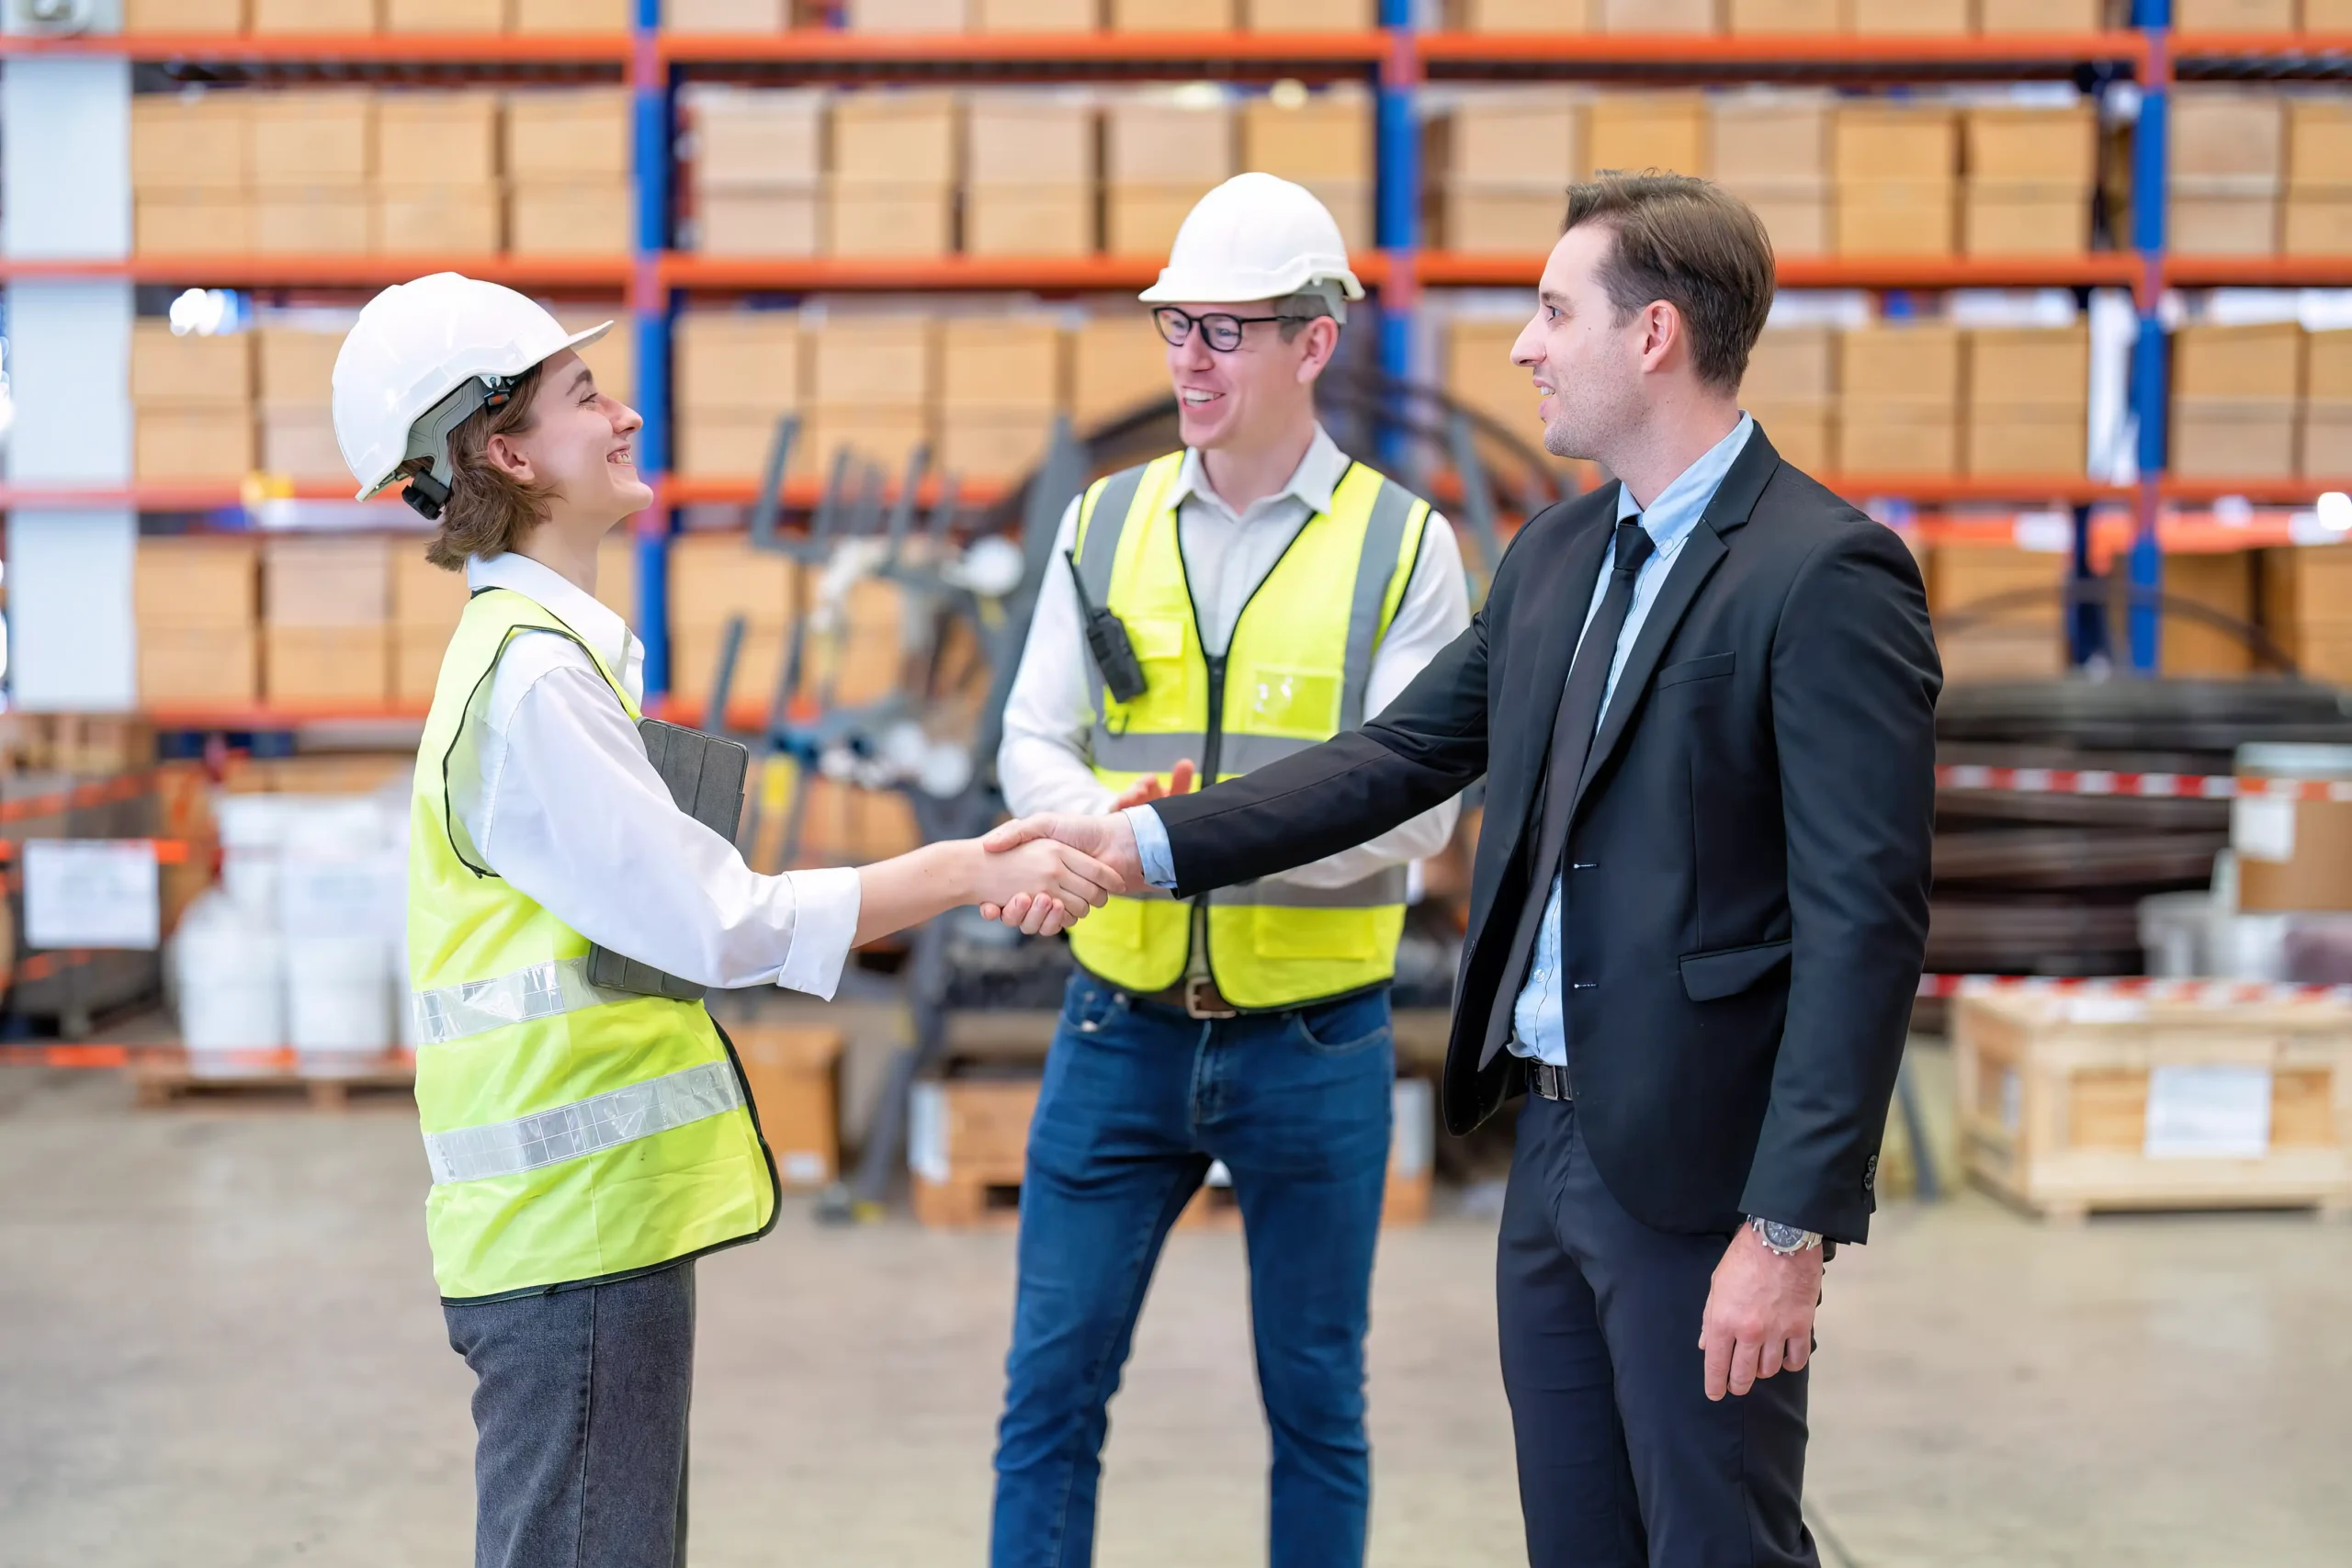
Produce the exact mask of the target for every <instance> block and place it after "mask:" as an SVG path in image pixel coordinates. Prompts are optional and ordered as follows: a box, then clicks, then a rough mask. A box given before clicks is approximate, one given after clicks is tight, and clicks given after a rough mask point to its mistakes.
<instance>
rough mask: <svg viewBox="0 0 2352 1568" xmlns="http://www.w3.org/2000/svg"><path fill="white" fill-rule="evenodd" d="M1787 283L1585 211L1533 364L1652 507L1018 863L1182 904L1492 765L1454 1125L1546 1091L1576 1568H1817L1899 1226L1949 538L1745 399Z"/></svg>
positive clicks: (1531, 1114)
mask: <svg viewBox="0 0 2352 1568" xmlns="http://www.w3.org/2000/svg"><path fill="white" fill-rule="evenodd" d="M1772 276H1773V264H1772V254H1771V247H1770V242H1769V241H1768V240H1767V239H1766V238H1765V234H1764V231H1763V227H1762V225H1761V224H1760V223H1759V222H1758V220H1757V218H1756V216H1755V214H1754V213H1753V212H1751V211H1750V210H1749V209H1747V207H1746V206H1745V205H1744V204H1742V203H1741V202H1739V201H1738V200H1737V199H1736V198H1735V197H1731V196H1728V195H1726V194H1724V192H1722V191H1720V190H1718V189H1716V188H1715V187H1714V186H1710V185H1708V184H1706V183H1705V182H1703V181H1700V180H1693V179H1687V178H1683V177H1680V176H1676V175H1634V176H1620V175H1608V176H1603V177H1601V178H1600V179H1598V180H1596V181H1594V182H1593V183H1591V184H1589V185H1581V186H1576V187H1575V188H1574V189H1573V190H1572V191H1571V192H1570V194H1569V203H1568V213H1567V221H1566V226H1565V229H1564V231H1563V233H1562V235H1561V238H1560V240H1559V243H1557V244H1556V245H1555V247H1554V248H1553V252H1552V255H1551V258H1550V261H1549V263H1548V264H1547V265H1546V266H1545V268H1544V278H1543V283H1542V287H1541V291H1540V294H1539V297H1538V299H1539V304H1538V309H1537V311H1536V314H1535V317H1534V319H1533V320H1532V321H1530V322H1529V324H1528V327H1527V329H1526V331H1525V332H1523V333H1521V334H1520V338H1519V342H1518V344H1517V345H1516V346H1515V348H1514V349H1513V352H1512V356H1511V357H1512V360H1513V362H1514V363H1516V364H1519V365H1522V366H1524V367H1527V368H1528V369H1529V370H1530V371H1531V372H1532V377H1533V380H1534V383H1535V387H1536V389H1537V390H1538V391H1539V392H1540V393H1541V394H1542V400H1541V403H1540V405H1539V412H1540V413H1541V415H1542V418H1543V420H1544V444H1545V446H1546V447H1547V448H1548V449H1549V450H1550V451H1552V452H1554V453H1555V454H1558V455H1560V456H1562V457H1590V458H1594V459H1597V460H1598V461H1600V463H1601V464H1603V465H1604V466H1605V467H1606V468H1608V469H1609V471H1610V472H1611V473H1613V474H1615V475H1616V476H1617V477H1618V479H1619V481H1620V482H1618V483H1616V484H1611V485H1609V486H1606V487H1604V488H1602V489H1600V490H1599V491H1595V492H1593V493H1592V494H1589V495H1587V496H1584V497H1581V498H1579V499H1577V500H1576V501H1573V502H1566V503H1564V504H1562V505H1559V506H1555V507H1553V508H1551V509H1550V510H1548V511H1546V512H1544V513H1542V514H1541V515H1539V516H1537V517H1535V518H1533V519H1532V520H1531V521H1530V522H1529V523H1528V525H1527V526H1526V527H1525V528H1524V529H1523V530H1521V533H1520V535H1519V536H1518V538H1517V539H1516V540H1515V541H1514V542H1513V545H1512V547H1511V550H1510V554H1509V555H1508V557H1507V558H1505V559H1504V561H1503V563H1502V566H1501V569H1500V570H1499V571H1498V574H1497V576H1496V580H1495V584H1494V589H1493V592H1492V594H1491V595H1490V597H1489V598H1488V601H1487V605H1486V607H1485V609H1484V610H1483V611H1482V612H1481V613H1480V614H1479V615H1478V616H1477V617H1476V622H1475V623H1474V624H1473V626H1471V628H1470V630H1469V631H1467V632H1466V633H1464V635H1463V637H1461V638H1460V639H1459V640H1458V641H1456V642H1455V643H1454V644H1453V646H1452V647H1451V648H1449V649H1447V650H1446V651H1444V652H1443V653H1441V654H1440V655H1439V656H1438V657H1437V659H1436V660H1435V661H1434V662H1432V663H1431V664H1430V666H1429V668H1428V669H1427V670H1426V671H1424V672H1423V673H1422V675H1421V676H1420V678H1419V680H1417V681H1415V682H1413V683H1412V685H1411V686H1410V687H1408V689H1407V690H1406V692H1405V693H1404V694H1403V695H1402V696H1401V697H1399V698H1398V699H1397V701H1396V702H1395V703H1394V704H1393V705H1391V706H1389V707H1388V708H1387V709H1386V710H1385V711H1384V712H1383V713H1382V714H1381V716H1379V718H1378V719H1377V720H1375V721H1374V722H1372V723H1370V724H1367V725H1366V726H1365V727H1364V728H1362V729H1361V730H1357V731H1354V732H1351V733H1349V734H1343V735H1340V737H1338V738H1337V739H1332V740H1330V741H1329V742H1326V743H1325V744H1323V745H1321V746H1318V747H1317V748H1315V749H1313V750H1307V751H1305V752H1302V753H1299V754H1297V755H1295V756H1293V757H1291V758H1289V759H1287V760H1285V761H1278V762H1276V763H1274V764H1272V765H1271V766H1269V767H1264V768H1261V769H1259V770H1258V771H1256V772H1255V773H1250V775H1249V776H1248V777H1247V778H1245V779H1240V780H1237V781H1235V782H1232V783H1228V784H1219V785H1217V786H1216V787H1215V788H1213V789H1208V790H1204V791H1203V792H1201V793H1199V794H1196V795H1185V796H1182V797H1178V798H1174V799H1169V800H1163V801H1160V802H1159V803H1158V804H1156V805H1154V806H1149V807H1136V808H1135V809H1133V810H1131V811H1129V812H1126V813H1123V814H1120V815H1116V816H1108V817H1099V818H1043V819H1038V820H1035V821H1033V822H1030V823H1026V824H1012V825H1009V826H1008V827H1007V828H1005V829H1000V831H999V835H998V838H997V840H995V841H997V842H999V843H1001V844H1010V843H1012V842H1015V841H1018V840H1021V839H1022V838H1023V837H1025V836H1031V835H1035V834H1036V833H1039V832H1050V833H1052V834H1054V835H1055V836H1057V837H1061V838H1065V839H1067V840H1069V842H1071V843H1073V844H1076V845H1078V846H1079V847H1080V848H1083V849H1085V850H1087V851H1089V852H1091V853H1094V854H1096V855H1098V856H1100V857H1102V858H1103V859H1104V860H1106V861H1108V862H1110V863H1113V864H1114V866H1117V867H1118V868H1119V869H1121V870H1122V871H1123V872H1124V873H1125V874H1127V875H1128V876H1129V877H1130V878H1131V879H1138V878H1139V879H1142V880H1146V881H1155V882H1157V883H1158V884H1159V885H1161V886H1171V887H1172V888H1173V890H1174V891H1175V892H1176V894H1177V895H1178V896H1179V897H1185V896H1189V895H1192V894H1194V893H1197V892H1200V891H1202V890H1204V889H1209V888H1215V887H1219V886H1227V885H1230V884H1233V883H1237V882H1242V881H1246V880H1248V879H1250V878H1251V877H1255V876H1261V875H1264V874H1269V873H1271V872H1274V871H1277V870H1279V869H1282V868H1283V867H1285V866H1292V865H1297V864H1300V863H1304V862H1306V861H1310V860H1314V859H1317V858H1318V857H1320V856H1323V855H1328V854H1330V853H1332V852H1334V851H1337V850H1340V849H1342V848H1344V847H1346V846H1348V845H1350V844H1353V843H1356V842H1358V841H1360V840H1363V839H1366V838H1369V837H1371V836H1372V835H1374V834H1375V833H1378V832H1381V831H1383V830H1384V829H1387V828H1389V827H1391V826H1393V825H1394V824H1396V823H1398V822H1401V821H1404V820H1405V819H1407V818H1409V817H1412V816H1413V815H1415V814H1416V813H1418V812H1421V811H1425V810H1427V809H1428V808H1429V807H1430V806H1432V805H1434V804H1435V803H1437V802H1438V801H1441V800H1443V799H1445V798H1447V797H1448V796H1450V795H1453V794H1454V793H1455V792H1457V791H1459V790H1461V789H1463V788H1464V786H1466V785H1467V784H1470V783H1472V782H1473V781H1474V780H1476V779H1477V778H1478V777H1479V776H1480V775H1481V774H1484V775H1485V776H1486V778H1487V809H1486V831H1485V835H1484V838H1483V840H1482V841H1481V842H1480V844H1479V846H1478V857H1477V866H1476V874H1475V877H1474V879H1473V886H1472V893H1471V911H1470V924H1469V930H1468V935H1467V939H1466V941H1465V942H1464V948H1463V955H1462V973H1461V980H1460V987H1459V1002H1458V1006H1457V1009H1456V1013H1455V1018H1454V1023H1453V1042H1452V1044H1451V1046H1450V1048H1449V1049H1448V1052H1447V1055H1446V1064H1445V1072H1444V1080H1443V1085H1442V1093H1443V1103H1444V1108H1445V1119H1446V1124H1447V1125H1448V1127H1450V1128H1451V1129H1452V1130H1453V1131H1454V1132H1456V1133H1464V1132H1467V1131H1468V1130H1470V1129H1471V1128H1473V1127H1475V1126H1476V1125H1477V1124H1478V1123H1479V1122H1482V1121H1484V1120H1485V1119H1486V1118H1487V1117H1488V1116H1490V1115H1492V1114H1493V1113H1494V1111H1495V1110H1496V1108H1497V1107H1498V1106H1499V1105H1501V1104H1502V1103H1503V1102H1504V1101H1505V1100H1509V1099H1510V1098H1512V1097H1513V1096H1515V1095H1518V1094H1520V1093H1521V1092H1525V1093H1526V1094H1527V1095H1528V1097H1529V1098H1528V1102H1527V1105H1526V1107H1525V1109H1524V1111H1523V1113H1522V1115H1521V1121H1520V1124H1519V1141H1518V1149H1517V1154H1516V1157H1515V1159H1514V1161H1513V1164H1512V1168H1511V1175H1510V1188H1509V1191H1508V1195H1507V1197H1506V1199H1505V1201H1504V1209H1503V1218H1502V1225H1501V1235H1500V1238H1499V1242H1498V1261H1497V1297H1498V1312H1499V1315H1500V1325H1501V1342H1502V1360H1503V1379H1504V1386H1505V1388H1506V1389H1507V1391H1508V1392H1509V1394H1510V1404H1511V1414H1512V1422H1513V1427H1514V1429H1515V1433H1516V1438H1517V1446H1518V1454H1519V1471H1520V1497H1521V1506H1522V1509H1523V1511H1524V1513H1525V1517H1526V1523H1527V1539H1528V1551H1529V1556H1530V1559H1531V1561H1532V1562H1535V1563H1538V1564H1544V1565H1550V1564H1568V1563H1576V1564H1604V1563H1605V1564H1612V1565H1613V1564H1639V1563H1651V1564H1658V1565H1680V1564H1702V1563H1704V1564H1717V1563H1742V1564H1746V1563H1758V1564H1762V1563H1775V1564H1777V1563H1811V1562H1815V1552H1814V1547H1813V1542H1812V1540H1811V1537H1810V1536H1809V1534H1808V1533H1807V1531H1806V1529H1805V1528H1804V1521H1803V1519H1802V1517H1801V1516H1800V1512H1799V1501H1800V1497H1801V1495H1802V1491H1803V1478H1804V1443H1805V1381H1806V1380H1805V1377H1804V1367H1805V1364H1806V1361H1807V1359H1809V1357H1810V1355H1811V1352H1812V1349H1813V1326H1814V1312H1815V1306H1816V1304H1817V1303H1818V1302H1819V1299H1820V1291H1821V1282H1822V1264H1823V1259H1824V1257H1825V1253H1826V1248H1825V1247H1823V1245H1822V1242H1823V1240H1824V1238H1825V1237H1826V1238H1827V1239H1828V1240H1829V1241H1830V1242H1832V1243H1835V1242H1838V1241H1847V1242H1860V1241H1861V1240H1863V1239H1864V1237H1865V1235H1866V1234H1867V1232H1868V1229H1869V1216H1870V1214H1871V1210H1872V1208H1873V1206H1874V1202H1873V1198H1872V1193H1871V1180H1872V1177H1873V1174H1874V1168H1875V1166H1876V1164H1877V1156H1876V1150H1877V1149H1878V1146H1879V1139H1880V1135H1881V1133H1882V1132H1883V1128H1884V1124H1885V1119H1886V1111H1887V1104H1888V1101H1889V1100H1890V1099H1891V1098H1892V1096H1893V1093H1894V1078H1895V1071H1896V1068H1897V1066H1898V1065H1899V1063H1900V1061H1901V1058H1902V1052H1903V1041H1904V1035H1905V1029H1906V1027H1907V1023H1908V1020H1909V1017H1910V1010H1911V1002H1912V998H1913V995H1914V993H1915V991H1916V988H1917V983H1918V976H1919V967H1920V961H1921V955H1922V952H1923V949H1924V946H1925V942H1926V933H1927V923H1928V921H1927V917H1928V846H1929V839H1930V833H1931V817H1932V809H1933V800H1934V761H1935V738H1934V722H1933V720H1934V709H1935V701H1936V694H1937V692H1938V689H1939V686H1940V685H1941V682H1942V676H1941V672H1940V670H1939V666H1938V663H1937V659H1936V651H1935V646H1934V643H1933V641H1932V639H1931V638H1930V636H1929V632H1928V613H1927V604H1926V599H1925V595H1924V593H1923V592H1922V591H1921V587H1920V582H1919V574H1918V571H1917V568H1916V566H1915V565H1914V564H1913V561H1912V558H1911V555H1910V552H1909V550H1908V549H1907V548H1906V547H1905V546H1904V544H1903V542H1902V541H1901V540H1900V539H1899V538H1897V537H1896V536H1894V534H1893V533H1891V532H1889V531H1888V530H1887V529H1885V528H1883V527H1882V526H1880V525H1878V524H1876V523H1873V522H1872V521H1871V520H1870V519H1869V518H1868V517H1865V516H1863V515H1862V514H1861V513H1858V512H1856V511H1855V510H1854V509H1853V508H1852V507H1850V506H1849V505H1847V504H1846V503H1845V502H1842V501H1840V500H1838V497H1836V496H1835V495H1832V494H1831V493H1830V492H1829V491H1826V490H1825V489H1823V488H1822V487H1821V486H1820V485H1818V484H1816V483H1815V482H1814V480H1812V479H1809V478H1807V477H1806V476H1805V475H1804V474H1803V473H1800V472H1799V471H1797V470H1796V469H1795V468H1792V467H1791V466H1790V465H1788V464H1787V463H1785V462H1783V461H1781V457H1780V456H1779V455H1778V454H1777V453H1775V452H1774V451H1773V449H1772V446H1771V444H1770V442H1769V441H1768V440H1767V439H1766V438H1765V434H1764V432H1763V431H1762V430H1760V429H1758V428H1757V426H1756V425H1755V423H1754V422H1753V421H1752V420H1750V419H1748V418H1747V416H1746V415H1744V414H1742V413H1741V412H1740V410H1739V407H1738V403H1737V394H1738V389H1739V382H1740V378H1741V376H1742V374H1743V373H1744V371H1745V370H1746V367H1747V357H1748V354H1749V352H1750V350H1751V349H1752V348H1753V347H1754V345H1755V343H1756V339H1757V336H1758V333H1759V332H1760V331H1761V330H1762V328H1763V325H1764V320H1765V316H1766V314H1767V312H1768V310H1770V304H1771V298H1772ZM1025 912H1026V911H1024V910H1023V909H1022V908H1018V907H1017V906H1016V907H1015V908H1012V909H1008V910H1006V911H1005V914H1006V916H1007V917H1008V918H1011V919H1019V918H1021V917H1022V916H1023V914H1025Z"/></svg>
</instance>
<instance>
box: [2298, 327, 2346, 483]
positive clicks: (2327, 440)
mask: <svg viewBox="0 0 2352 1568" xmlns="http://www.w3.org/2000/svg"><path fill="white" fill-rule="evenodd" d="M2297 458H2298V463H2299V468H2300V471H2301V472H2302V473H2303V474H2305V475H2307V476H2309V477H2310V478H2312V479H2328V480H2342V479H2347V478H2352V332H2333V333H2312V334H2311V336H2309V337H2308V338H2306V339H2305V340H2304V341H2303V419H2302V429H2301V433H2300V435H2299V439H2298V442H2297ZM2337 488H2339V489H2340V488H2342V487H2341V486H2340V485H2339V486H2337Z"/></svg>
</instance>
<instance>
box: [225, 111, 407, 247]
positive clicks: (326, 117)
mask: <svg viewBox="0 0 2352 1568" xmlns="http://www.w3.org/2000/svg"><path fill="white" fill-rule="evenodd" d="M248 96H249V98H250V101H249V102H248V104H247V105H246V109H245V112H246V114H247V116H248V117H249V118H250V119H251V122H252V126H253V175H254V184H253V217H252V220H251V221H252V225H253V228H252V235H251V242H252V249H253V250H254V251H255V252H257V253H259V254H264V255H285V254H295V255H357V254H367V253H368V252H369V251H372V250H374V249H375V248H376V211H375V202H374V201H373V199H372V198H371V194H370V193H371V191H372V188H373V186H374V182H375V178H376V99H375V95H374V94H373V93H371V92H368V91H367V90H366V89H364V88H363V89H358V90H353V89H349V88H341V87H317V88H311V87H300V88H292V87H289V88H282V89H278V90H275V91H271V92H256V93H253V94H250V95H248Z"/></svg>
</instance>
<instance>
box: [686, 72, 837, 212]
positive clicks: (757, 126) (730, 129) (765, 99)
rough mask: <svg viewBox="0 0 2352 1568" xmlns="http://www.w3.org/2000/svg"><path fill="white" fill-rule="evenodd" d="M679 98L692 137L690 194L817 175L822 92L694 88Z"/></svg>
mask: <svg viewBox="0 0 2352 1568" xmlns="http://www.w3.org/2000/svg"><path fill="white" fill-rule="evenodd" d="M828 101H829V96H828V94H827V93H826V92H825V90H824V89H823V88H820V87H782V88H775V87H758V88H747V87H736V86H731V85H726V84H724V83H715V82H697V83H695V84H694V85H692V86H690V87H688V88H687V89H686V90H685V92H684V93H683V94H682V95H681V102H682V105H683V107H684V117H685V124H686V127H687V129H688V130H689V131H690V132H691V133H692V135H693V138H694V185H695V189H696V190H698V191H703V192H709V191H713V190H721V189H739V188H740V189H749V190H768V189H772V188H774V187H775V186H798V185H813V184H814V183H815V182H816V181H817V180H819V179H820V178H821V177H822V176H823V175H824V170H825V106H826V104H827V102H828Z"/></svg>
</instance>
